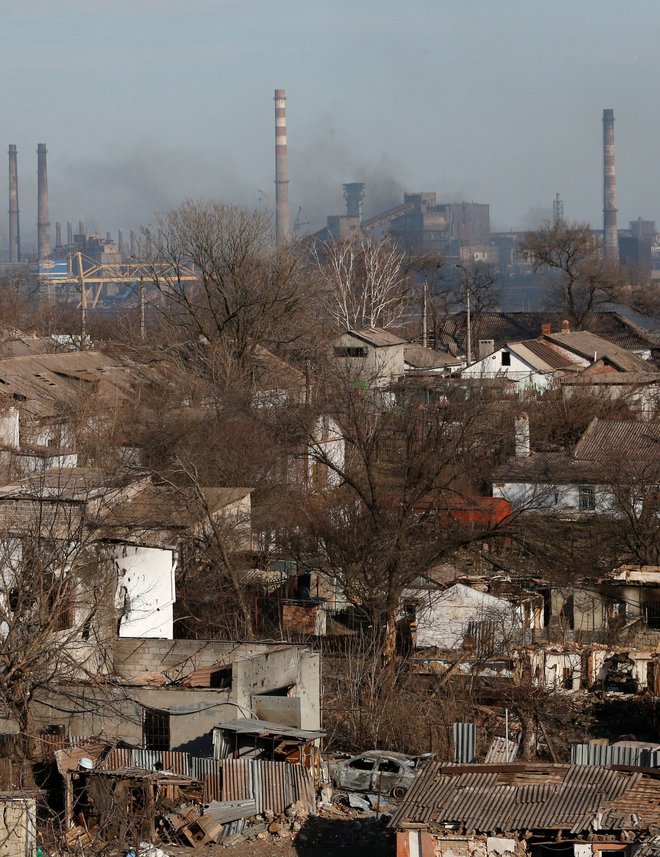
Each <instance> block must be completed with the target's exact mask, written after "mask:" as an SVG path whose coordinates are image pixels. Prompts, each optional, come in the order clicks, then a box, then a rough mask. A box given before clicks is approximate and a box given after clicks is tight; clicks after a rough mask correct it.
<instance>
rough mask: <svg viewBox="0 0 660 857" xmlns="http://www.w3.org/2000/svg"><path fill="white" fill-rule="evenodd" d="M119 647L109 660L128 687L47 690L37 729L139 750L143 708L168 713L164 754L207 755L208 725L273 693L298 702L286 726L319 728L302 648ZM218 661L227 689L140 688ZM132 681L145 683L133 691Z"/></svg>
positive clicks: (314, 659) (311, 660)
mask: <svg viewBox="0 0 660 857" xmlns="http://www.w3.org/2000/svg"><path fill="white" fill-rule="evenodd" d="M179 644H181V645H179ZM117 648H118V649H119V652H118V653H116V658H115V662H116V663H117V664H118V665H119V666H120V667H121V668H123V670H124V674H125V675H126V676H130V677H131V678H132V683H131V684H129V683H128V681H126V682H125V683H122V684H119V683H116V684H114V685H113V684H108V685H107V686H102V685H96V686H93V685H89V684H88V685H82V684H81V685H78V686H75V687H74V686H71V685H69V686H67V687H66V688H62V689H61V690H58V689H56V688H53V689H50V690H45V691H43V692H41V693H40V694H39V695H38V699H37V701H36V703H35V705H34V715H35V722H36V723H37V727H38V728H44V727H46V726H52V725H59V726H62V727H64V730H65V731H66V732H67V733H68V734H70V735H83V736H89V735H103V736H105V737H108V738H110V737H119V738H123V739H124V740H126V741H128V742H130V743H132V744H138V745H140V744H142V720H143V712H144V709H145V708H153V709H157V710H159V711H168V712H170V737H171V743H170V749H172V750H185V751H188V752H192V753H196V754H198V755H207V754H208V755H211V748H212V743H211V742H212V729H213V727H214V726H217V725H219V724H220V723H225V722H227V721H229V720H234V719H235V718H237V717H250V716H252V712H253V708H254V701H255V698H256V697H258V696H259V695H262V694H269V693H272V692H273V691H278V692H279V693H280V694H281V696H283V697H289V698H292V699H296V700H299V705H297V706H295V708H296V710H297V711H299V717H298V718H297V719H298V721H299V722H297V723H295V724H292V725H295V726H297V727H299V728H301V729H319V728H320V722H321V714H320V665H319V657H318V655H316V654H314V653H312V652H310V651H308V650H306V649H304V648H302V647H296V646H280V647H274V646H270V647H266V646H264V645H263V644H258V643H257V644H254V646H251V645H249V644H246V645H242V644H240V643H230V642H220V641H209V642H208V643H206V644H205V643H204V642H198V641H190V640H176V641H167V640H144V639H141V640H127V639H125V640H119V641H118V645H117ZM259 649H261V651H259ZM219 662H225V663H231V668H232V680H231V688H227V689H214V688H206V687H205V688H187V687H181V686H153V685H152V686H149V685H147V684H146V682H147V681H148V680H149V679H148V677H147V675H146V674H147V673H151V674H152V676H151V678H152V679H153V678H154V676H153V673H159V672H160V673H163V672H164V673H165V674H166V675H167V676H168V677H169V678H172V679H173V678H174V677H177V678H179V679H181V678H183V676H185V675H189V674H190V673H191V672H193V671H194V670H195V669H199V668H201V667H204V666H211V665H213V664H217V663H219ZM129 680H130V679H129ZM138 680H141V681H142V682H145V683H144V684H142V685H137V681H138Z"/></svg>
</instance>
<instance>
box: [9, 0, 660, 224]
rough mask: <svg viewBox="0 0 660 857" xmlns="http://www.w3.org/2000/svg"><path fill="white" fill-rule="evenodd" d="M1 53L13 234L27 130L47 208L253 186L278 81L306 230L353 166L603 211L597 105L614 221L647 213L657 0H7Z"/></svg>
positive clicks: (153, 200)
mask: <svg viewBox="0 0 660 857" xmlns="http://www.w3.org/2000/svg"><path fill="white" fill-rule="evenodd" d="M0 55H1V56H2V59H3V66H4V69H5V82H4V86H3V87H2V94H1V95H0V105H1V109H0V116H1V117H2V118H1V120H0V125H1V127H2V128H3V133H4V144H3V150H4V152H5V153H6V151H7V145H8V144H9V143H16V144H17V146H18V159H19V194H20V207H21V231H22V234H23V236H24V237H25V238H26V239H27V238H29V237H30V234H29V233H30V232H31V231H32V224H33V223H34V222H35V221H36V201H35V192H36V191H35V185H36V147H37V143H39V142H45V143H47V145H48V170H49V185H50V219H51V222H52V223H53V224H54V222H55V221H56V220H60V221H62V222H63V223H64V222H66V221H67V220H70V221H73V222H77V221H78V220H79V219H82V220H84V221H85V222H86V223H87V225H88V228H96V229H98V230H100V231H101V232H103V233H104V232H105V231H107V230H112V231H114V230H116V229H117V228H118V227H124V228H126V229H128V228H129V227H130V226H132V225H136V224H139V223H141V222H144V221H145V220H148V219H149V218H150V216H151V214H152V213H153V211H154V210H156V209H158V210H161V211H162V210H167V209H168V208H171V207H174V206H176V205H177V204H178V203H179V202H181V200H182V199H184V198H185V197H200V196H205V197H208V198H217V199H221V200H223V201H227V202H237V203H240V204H245V205H250V206H258V205H260V204H262V205H263V204H267V202H262V203H260V202H259V197H260V194H259V191H260V190H263V191H265V192H266V193H268V194H272V193H273V192H274V191H273V172H274V151H273V147H274V129H273V125H274V122H273V112H274V105H273V90H274V89H275V88H277V87H284V88H285V89H286V91H287V97H288V101H287V108H288V132H289V172H290V179H291V184H290V199H291V208H292V218H293V219H295V217H296V213H297V211H298V207H299V206H302V208H303V218H302V219H303V220H308V221H311V223H312V226H314V227H318V226H320V225H322V223H323V222H324V220H325V215H326V214H332V213H342V211H343V201H342V198H341V184H342V183H343V182H346V181H356V180H364V181H366V182H367V200H366V204H365V209H366V211H367V213H374V212H375V211H378V210H380V209H382V208H383V207H387V206H389V205H391V204H396V203H397V202H398V201H399V200H400V199H401V197H402V194H403V192H404V191H405V190H410V191H419V190H429V191H437V193H438V195H439V198H440V200H441V201H456V200H463V199H465V200H469V201H472V200H474V201H479V202H488V203H490V205H491V222H492V224H493V226H494V227H495V228H498V229H508V228H514V229H515V228H524V227H528V226H533V225H535V224H536V223H537V222H539V220H541V219H542V218H543V217H547V216H549V214H550V210H551V204H552V199H553V197H554V194H555V192H556V191H559V192H560V194H561V196H562V198H563V199H564V205H565V214H566V216H567V217H568V218H571V219H584V220H589V221H590V222H592V223H593V224H594V225H599V224H600V223H601V219H602V213H601V209H602V188H601V173H602V154H601V140H602V121H601V120H602V111H603V108H605V107H611V108H613V109H614V114H615V119H616V126H615V133H616V145H617V162H616V167H617V179H618V203H619V225H620V226H621V225H625V224H626V223H627V221H628V220H630V219H633V218H636V217H637V216H642V217H644V218H651V219H656V218H657V219H658V221H660V167H659V166H658V157H657V155H658V153H659V152H660V99H659V98H658V81H659V80H660V0H628V2H622V0H545V2H543V0H407V1H406V2H400V1H399V2H394V0H185V2H184V0H85V2H82V0H15V2H10V0H0ZM4 157H6V155H5V156H4ZM2 175H3V181H2V183H0V193H2V194H4V198H5V199H6V198H7V196H6V193H7V187H6V168H5V169H3V170H2ZM0 210H3V211H6V206H0ZM52 228H53V237H54V226H53V227H52ZM6 229H7V224H6V214H5V215H4V218H0V231H1V232H3V233H4V232H5V231H6Z"/></svg>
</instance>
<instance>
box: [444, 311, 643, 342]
mask: <svg viewBox="0 0 660 857" xmlns="http://www.w3.org/2000/svg"><path fill="white" fill-rule="evenodd" d="M564 318H565V314H564V313H563V312H561V311H555V310H553V311H542V312H486V313H481V314H480V315H479V320H478V327H476V329H475V330H473V336H475V337H477V338H479V339H494V340H495V348H496V349H498V348H501V347H502V346H503V345H505V344H506V343H507V342H520V341H523V340H525V339H533V338H535V337H538V336H541V328H542V325H544V324H550V325H551V328H552V330H561V325H562V321H563V320H564ZM584 329H585V330H589V331H590V332H591V333H595V334H596V335H597V336H602V337H603V338H604V339H607V340H609V341H610V342H612V343H613V344H614V345H616V346H618V347H620V348H625V349H627V350H629V351H646V350H648V349H653V348H660V337H658V336H657V335H656V334H654V333H650V332H649V331H648V330H644V329H643V328H641V327H639V326H638V325H636V324H634V323H633V322H632V321H630V320H629V319H627V318H625V317H624V316H623V315H621V314H620V313H618V312H614V311H609V310H608V311H604V312H594V313H591V314H590V315H589V316H587V318H586V320H585V324H584ZM444 334H445V336H446V337H451V338H453V339H454V340H455V341H457V342H458V344H459V346H460V347H461V348H463V349H464V348H465V340H466V326H465V312H464V311H462V312H458V313H455V314H453V315H452V316H451V318H450V319H448V322H447V324H446V325H445V330H444Z"/></svg>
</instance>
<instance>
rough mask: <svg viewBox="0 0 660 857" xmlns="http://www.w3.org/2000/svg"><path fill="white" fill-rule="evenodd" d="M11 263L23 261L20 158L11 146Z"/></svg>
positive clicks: (11, 145) (13, 146)
mask: <svg viewBox="0 0 660 857" xmlns="http://www.w3.org/2000/svg"><path fill="white" fill-rule="evenodd" d="M9 261H10V262H20V261H21V231H20V224H19V219H18V157H17V154H16V146H15V145H13V144H10V146H9Z"/></svg>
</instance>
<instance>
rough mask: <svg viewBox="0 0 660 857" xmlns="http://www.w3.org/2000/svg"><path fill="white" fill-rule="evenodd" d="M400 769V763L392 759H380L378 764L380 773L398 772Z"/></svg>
mask: <svg viewBox="0 0 660 857" xmlns="http://www.w3.org/2000/svg"><path fill="white" fill-rule="evenodd" d="M400 771H401V767H400V765H399V764H398V763H397V762H395V761H394V760H393V759H381V760H380V764H379V765H378V772H379V773H380V774H398V773H400Z"/></svg>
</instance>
